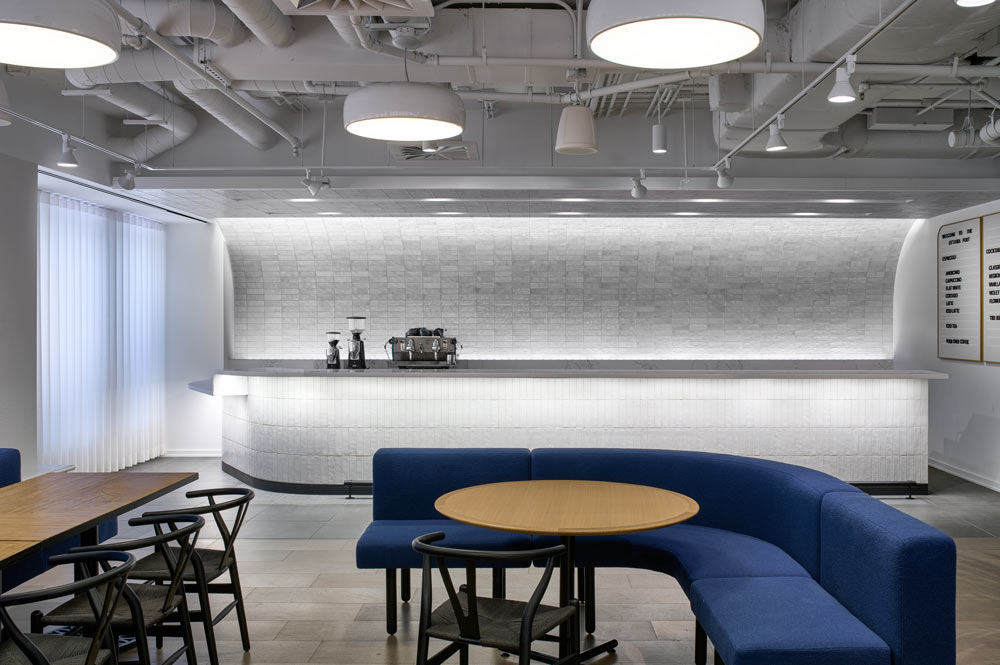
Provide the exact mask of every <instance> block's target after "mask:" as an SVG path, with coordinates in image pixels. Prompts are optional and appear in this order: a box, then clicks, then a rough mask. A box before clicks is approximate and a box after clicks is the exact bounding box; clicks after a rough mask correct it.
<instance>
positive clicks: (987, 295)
mask: <svg viewBox="0 0 1000 665" xmlns="http://www.w3.org/2000/svg"><path fill="white" fill-rule="evenodd" d="M982 261H983V360H985V361H986V362H989V363H1000V214H995V215H987V216H986V217H983V259H982Z"/></svg>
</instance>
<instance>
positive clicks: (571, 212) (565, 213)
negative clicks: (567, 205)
mask: <svg viewBox="0 0 1000 665" xmlns="http://www.w3.org/2000/svg"><path fill="white" fill-rule="evenodd" d="M555 214H556V215H582V214H583V213H582V212H574V211H571V210H564V211H561V212H557V213H555Z"/></svg>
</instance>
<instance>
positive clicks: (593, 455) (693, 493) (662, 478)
mask: <svg viewBox="0 0 1000 665" xmlns="http://www.w3.org/2000/svg"><path fill="white" fill-rule="evenodd" d="M531 466H532V478H534V479H548V478H554V479H578V480H608V481H615V482H623V483H634V484H637V485H650V486H653V487H662V488H664V489H669V490H673V491H675V492H681V493H683V494H687V495H688V496H690V497H692V498H693V499H695V500H696V501H697V502H698V504H699V506H700V507H701V510H700V511H699V513H698V515H696V516H695V517H694V518H693V519H692V520H690V522H689V523H691V524H700V525H702V526H710V527H714V528H717V529H726V530H728V531H735V532H737V533H743V534H746V535H748V536H753V537H755V538H760V539H761V540H766V541H768V542H770V543H773V544H774V545H777V546H778V547H780V548H782V549H783V550H785V552H787V553H788V554H790V555H791V556H793V557H794V558H795V559H796V560H797V561H798V562H799V563H800V564H802V566H803V567H804V568H805V569H806V570H807V571H809V573H810V574H811V575H812V576H813V577H815V578H817V579H819V571H820V543H819V534H820V503H821V500H822V498H823V495H824V494H826V493H827V492H850V493H857V494H860V493H861V492H860V491H859V490H857V489H855V488H854V487H852V486H851V485H848V484H847V483H845V482H843V481H840V480H837V479H836V478H834V477H832V476H829V475H827V474H825V473H820V472H819V471H813V470H811V469H805V468H803V467H799V466H791V465H789V464H782V463H780V462H771V461H768V460H759V459H750V458H747V457H735V456H732V455H717V454H713V453H700V452H688V451H675V450H622V449H587V448H541V449H535V450H534V451H533V452H532V455H531Z"/></svg>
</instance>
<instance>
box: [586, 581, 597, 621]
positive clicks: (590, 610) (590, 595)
mask: <svg viewBox="0 0 1000 665" xmlns="http://www.w3.org/2000/svg"><path fill="white" fill-rule="evenodd" d="M586 573H587V596H586V602H587V605H586V607H584V618H585V621H584V623H585V626H586V628H587V634H588V635H593V634H594V631H596V630H597V600H596V598H597V588H596V585H595V584H594V581H595V579H594V578H595V575H594V569H593V568H587V569H586Z"/></svg>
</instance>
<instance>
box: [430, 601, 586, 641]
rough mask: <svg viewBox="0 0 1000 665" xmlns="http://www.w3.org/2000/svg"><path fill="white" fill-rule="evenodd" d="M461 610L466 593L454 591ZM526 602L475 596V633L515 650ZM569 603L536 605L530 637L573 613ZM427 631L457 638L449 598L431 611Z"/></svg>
mask: <svg viewBox="0 0 1000 665" xmlns="http://www.w3.org/2000/svg"><path fill="white" fill-rule="evenodd" d="M458 597H459V602H460V603H461V605H462V611H463V613H468V607H469V606H468V596H467V595H466V593H465V592H464V591H460V592H459V593H458ZM526 606H527V603H522V602H521V601H517V600H505V599H502V598H481V597H478V596H477V597H476V608H477V610H478V614H479V634H480V636H481V642H482V644H483V646H487V647H492V648H494V649H501V650H503V651H510V652H517V651H518V650H519V649H520V648H521V617H522V615H523V614H524V608H525V607H526ZM575 612H576V609H575V608H573V607H562V608H559V607H551V606H549V605H539V606H538V611H537V612H536V613H535V621H534V623H532V625H531V639H532V640H535V639H538V638H539V637H541V636H542V635H546V634H548V633H549V632H551V631H552V630H553V629H554V628H556V627H557V626H558V625H559V624H561V623H563V622H564V621H566V620H567V619H568V618H569V617H571V616H573V614H574V613H575ZM427 635H429V636H430V637H436V638H438V639H442V640H451V641H458V640H459V639H460V638H461V632H460V631H459V627H458V622H457V620H456V618H455V610H454V608H453V606H452V604H451V602H450V601H448V602H445V603H442V604H441V605H440V606H438V608H437V609H436V610H434V612H433V613H432V614H431V625H430V627H429V628H428V629H427Z"/></svg>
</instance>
